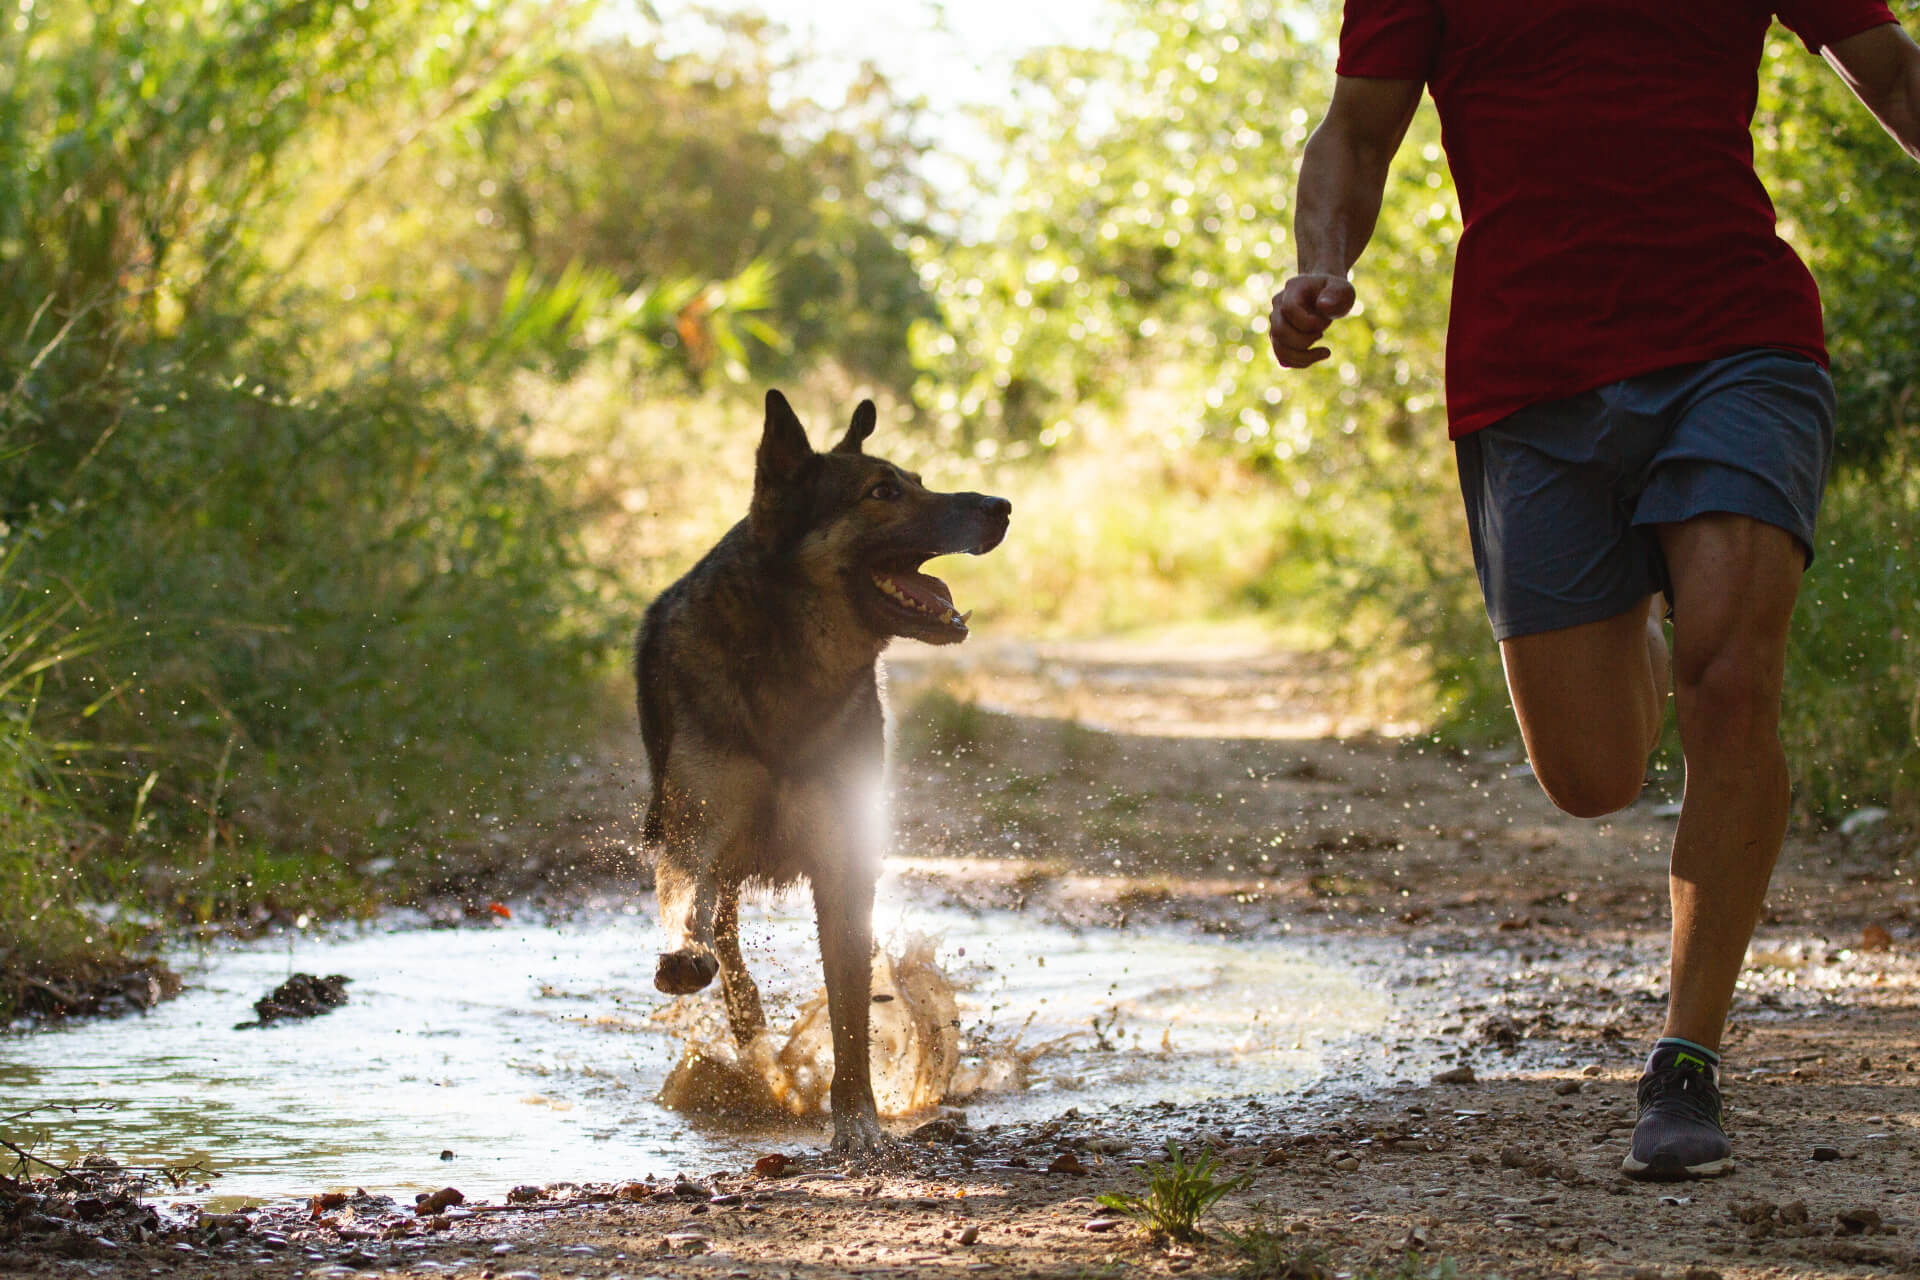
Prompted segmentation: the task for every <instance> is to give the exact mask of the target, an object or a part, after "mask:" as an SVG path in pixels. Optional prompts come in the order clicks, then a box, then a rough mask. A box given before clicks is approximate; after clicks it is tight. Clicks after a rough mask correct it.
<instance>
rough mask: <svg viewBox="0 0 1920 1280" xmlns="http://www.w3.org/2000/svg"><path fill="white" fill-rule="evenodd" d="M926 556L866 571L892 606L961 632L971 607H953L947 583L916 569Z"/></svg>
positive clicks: (971, 612) (876, 566) (965, 627)
mask: <svg viewBox="0 0 1920 1280" xmlns="http://www.w3.org/2000/svg"><path fill="white" fill-rule="evenodd" d="M926 558H927V557H925V556H913V557H909V558H908V559H906V560H903V561H899V562H897V563H894V564H882V565H875V566H873V567H872V568H871V569H870V570H868V574H869V576H870V577H871V578H872V579H873V585H874V586H875V588H877V589H878V590H879V592H880V594H881V596H882V597H883V598H884V599H885V600H886V601H887V602H888V603H889V604H891V605H892V606H893V607H894V608H895V609H898V610H900V611H901V612H904V613H907V614H909V615H912V616H913V617H916V618H924V619H927V620H929V621H932V622H939V623H945V624H946V625H947V626H949V627H952V628H953V629H954V630H956V631H958V632H961V633H962V634H964V633H965V632H966V629H967V619H968V618H971V617H972V616H973V611H972V610H971V609H969V610H968V611H967V612H965V613H961V612H959V611H958V610H956V609H955V608H954V607H953V593H952V592H951V591H949V590H948V589H947V584H946V583H944V582H942V581H940V579H938V578H936V577H934V576H933V575H932V574H930V573H922V572H920V562H921V561H922V560H924V559H926Z"/></svg>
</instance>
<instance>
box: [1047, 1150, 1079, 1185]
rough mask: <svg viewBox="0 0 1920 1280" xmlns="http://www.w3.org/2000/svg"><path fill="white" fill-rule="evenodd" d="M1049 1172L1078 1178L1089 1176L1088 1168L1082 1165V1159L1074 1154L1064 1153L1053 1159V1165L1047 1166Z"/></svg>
mask: <svg viewBox="0 0 1920 1280" xmlns="http://www.w3.org/2000/svg"><path fill="white" fill-rule="evenodd" d="M1047 1172H1048V1173H1071V1174H1073V1175H1074V1176H1076V1177H1082V1178H1084V1177H1085V1176H1086V1175H1087V1166H1085V1165H1083V1164H1081V1163H1080V1157H1079V1156H1076V1155H1075V1154H1073V1152H1071V1151H1062V1152H1061V1153H1060V1154H1059V1155H1057V1156H1055V1157H1054V1158H1053V1163H1051V1164H1049V1165H1048V1166H1047Z"/></svg>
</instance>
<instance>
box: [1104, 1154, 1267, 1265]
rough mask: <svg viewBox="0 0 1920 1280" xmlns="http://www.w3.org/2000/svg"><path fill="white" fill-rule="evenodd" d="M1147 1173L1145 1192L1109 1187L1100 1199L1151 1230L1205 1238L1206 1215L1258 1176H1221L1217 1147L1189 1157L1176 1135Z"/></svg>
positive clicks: (1177, 1237)
mask: <svg viewBox="0 0 1920 1280" xmlns="http://www.w3.org/2000/svg"><path fill="white" fill-rule="evenodd" d="M1146 1177H1147V1189H1146V1194H1145V1195H1140V1194H1138V1193H1136V1192H1131V1191H1125V1192H1108V1193H1106V1194H1104V1195H1102V1196H1100V1197H1099V1204H1100V1206H1101V1207H1102V1208H1106V1209H1111V1210H1113V1211H1114V1212H1115V1213H1119V1214H1123V1215H1125V1216H1126V1217H1128V1218H1131V1219H1132V1220H1133V1221H1135V1222H1137V1223H1139V1224H1140V1225H1141V1226H1142V1227H1144V1228H1145V1229H1146V1231H1147V1233H1148V1234H1149V1235H1153V1236H1163V1237H1165V1238H1167V1239H1169V1240H1177V1241H1192V1240H1202V1239H1205V1238H1206V1237H1205V1233H1203V1232H1202V1231H1201V1230H1200V1226H1199V1224H1200V1219H1202V1218H1204V1217H1206V1215H1207V1214H1208V1213H1209V1212H1210V1211H1211V1210H1212V1209H1213V1207H1214V1206H1215V1205H1217V1204H1219V1203H1220V1201H1222V1200H1224V1199H1225V1198H1226V1197H1228V1196H1230V1195H1232V1194H1233V1193H1234V1192H1236V1191H1239V1190H1241V1189H1242V1188H1244V1187H1246V1186H1247V1185H1248V1184H1250V1183H1251V1182H1252V1181H1253V1179H1252V1178H1251V1177H1249V1176H1247V1175H1245V1174H1242V1175H1241V1176H1239V1177H1237V1178H1227V1179H1224V1180H1223V1179H1221V1178H1220V1177H1219V1176H1218V1166H1217V1165H1216V1164H1215V1163H1214V1159H1213V1153H1212V1152H1210V1151H1202V1152H1201V1153H1200V1156H1199V1158H1198V1159H1196V1160H1193V1161H1188V1160H1187V1158H1186V1155H1185V1154H1184V1153H1183V1152H1182V1151H1181V1150H1180V1145H1179V1144H1178V1143H1177V1142H1175V1141H1174V1140H1173V1139H1172V1138H1168V1139H1167V1158H1166V1160H1164V1161H1158V1160H1156V1161H1154V1162H1152V1163H1150V1164H1149V1165H1147V1168H1146Z"/></svg>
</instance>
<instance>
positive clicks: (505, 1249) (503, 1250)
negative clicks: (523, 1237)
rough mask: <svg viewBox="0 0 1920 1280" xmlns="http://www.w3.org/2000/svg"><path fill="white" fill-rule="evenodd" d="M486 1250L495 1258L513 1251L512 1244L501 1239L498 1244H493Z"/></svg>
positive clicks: (502, 1256)
mask: <svg viewBox="0 0 1920 1280" xmlns="http://www.w3.org/2000/svg"><path fill="white" fill-rule="evenodd" d="M488 1252H490V1253H492V1254H493V1256H494V1257H496V1258H504V1257H506V1256H507V1255H508V1254H510V1253H512V1252H513V1246H512V1245H511V1244H509V1243H507V1242H506V1241H504V1240H503V1241H501V1242H500V1243H499V1244H497V1245H495V1246H493V1248H492V1249H490V1250H488Z"/></svg>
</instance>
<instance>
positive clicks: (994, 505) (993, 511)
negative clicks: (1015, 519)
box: [980, 498, 1013, 520]
mask: <svg viewBox="0 0 1920 1280" xmlns="http://www.w3.org/2000/svg"><path fill="white" fill-rule="evenodd" d="M980 505H981V506H982V507H983V508H985V510H986V513H987V514H988V515H990V516H998V517H999V518H1000V519H1002V520H1005V519H1006V518H1007V517H1008V516H1010V515H1012V514H1013V504H1012V503H1011V502H1008V501H1007V500H1006V499H1005V498H982V499H980Z"/></svg>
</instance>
